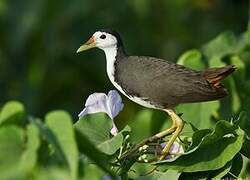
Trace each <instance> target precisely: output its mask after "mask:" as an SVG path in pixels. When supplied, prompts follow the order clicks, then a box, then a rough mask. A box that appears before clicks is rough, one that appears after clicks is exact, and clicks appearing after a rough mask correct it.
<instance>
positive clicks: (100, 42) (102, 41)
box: [93, 31, 117, 49]
mask: <svg viewBox="0 0 250 180" xmlns="http://www.w3.org/2000/svg"><path fill="white" fill-rule="evenodd" d="M93 36H94V38H95V43H96V47H98V48H100V49H106V48H112V47H116V45H117V39H116V37H115V36H113V35H112V34H109V33H106V32H101V31H97V32H95V33H94V34H93Z"/></svg>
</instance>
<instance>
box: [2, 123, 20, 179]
mask: <svg viewBox="0 0 250 180" xmlns="http://www.w3.org/2000/svg"><path fill="white" fill-rule="evenodd" d="M23 146H24V132H23V130H22V129H21V128H19V127H16V126H5V127H1V128H0V179H8V178H10V177H13V178H14V177H16V178H17V177H18V175H21V174H20V173H21V172H20V171H19V162H20V160H21V157H22V152H23Z"/></svg>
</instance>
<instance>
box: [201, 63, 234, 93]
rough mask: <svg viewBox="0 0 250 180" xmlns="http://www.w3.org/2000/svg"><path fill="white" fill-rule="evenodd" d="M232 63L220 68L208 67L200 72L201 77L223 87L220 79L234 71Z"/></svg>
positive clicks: (217, 86)
mask: <svg viewBox="0 0 250 180" xmlns="http://www.w3.org/2000/svg"><path fill="white" fill-rule="evenodd" d="M235 69H236V67H235V66H234V65H228V66H225V67H221V68H209V69H206V70H205V71H203V72H202V75H203V77H204V78H205V79H206V80H207V81H208V82H209V83H210V84H212V85H213V86H214V87H216V88H220V87H223V86H222V85H221V83H220V81H221V80H222V79H224V78H226V77H227V76H228V75H230V74H231V73H233V72H234V71H235Z"/></svg>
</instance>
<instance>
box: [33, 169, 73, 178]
mask: <svg viewBox="0 0 250 180" xmlns="http://www.w3.org/2000/svg"><path fill="white" fill-rule="evenodd" d="M33 176H34V178H33V177H32V179H35V180H47V179H48V180H50V179H51V180H70V179H71V177H70V174H69V172H68V171H67V169H65V168H59V167H50V168H39V169H37V170H36V171H35V172H34V175H33Z"/></svg>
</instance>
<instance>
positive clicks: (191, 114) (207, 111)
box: [177, 101, 219, 129]
mask: <svg viewBox="0 0 250 180" xmlns="http://www.w3.org/2000/svg"><path fill="white" fill-rule="evenodd" d="M218 109H219V102H218V101H211V102H204V103H193V104H183V105H179V106H178V107H177V111H178V112H180V113H183V115H182V116H181V117H182V119H183V120H185V121H187V122H191V123H192V124H193V125H194V126H195V127H197V128H198V129H204V128H210V127H212V125H213V124H214V123H213V122H212V121H211V117H212V115H214V114H215V113H216V112H217V110H218Z"/></svg>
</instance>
